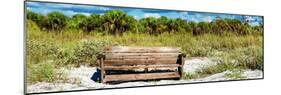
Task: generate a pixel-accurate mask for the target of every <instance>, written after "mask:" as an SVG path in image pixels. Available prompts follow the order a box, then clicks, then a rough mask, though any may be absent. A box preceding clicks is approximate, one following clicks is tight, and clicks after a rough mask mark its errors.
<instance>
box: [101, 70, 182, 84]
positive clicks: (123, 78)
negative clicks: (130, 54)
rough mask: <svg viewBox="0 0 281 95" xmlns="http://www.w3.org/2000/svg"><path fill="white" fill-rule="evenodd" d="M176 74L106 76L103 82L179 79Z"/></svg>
mask: <svg viewBox="0 0 281 95" xmlns="http://www.w3.org/2000/svg"><path fill="white" fill-rule="evenodd" d="M179 77H180V75H179V73H177V72H167V73H145V74H119V75H106V76H105V79H104V80H105V81H107V82H110V81H130V80H147V79H165V78H179Z"/></svg>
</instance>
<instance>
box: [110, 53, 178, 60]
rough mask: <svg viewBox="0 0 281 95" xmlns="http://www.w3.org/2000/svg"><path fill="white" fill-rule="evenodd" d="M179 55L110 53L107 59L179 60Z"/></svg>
mask: <svg viewBox="0 0 281 95" xmlns="http://www.w3.org/2000/svg"><path fill="white" fill-rule="evenodd" d="M178 56H179V53H115V54H114V53H109V54H106V56H105V58H106V59H109V60H110V59H130V58H139V59H143V58H144V59H145V58H156V59H157V58H178Z"/></svg>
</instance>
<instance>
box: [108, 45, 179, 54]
mask: <svg viewBox="0 0 281 95" xmlns="http://www.w3.org/2000/svg"><path fill="white" fill-rule="evenodd" d="M105 52H106V53H109V52H110V53H176V52H180V48H172V47H125V46H115V47H108V48H105Z"/></svg>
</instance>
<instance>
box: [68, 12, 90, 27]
mask: <svg viewBox="0 0 281 95" xmlns="http://www.w3.org/2000/svg"><path fill="white" fill-rule="evenodd" d="M86 19H87V16H85V15H83V14H75V15H73V16H72V18H71V19H70V20H69V21H68V23H67V25H68V28H71V29H79V28H82V26H81V25H82V24H83V23H84V21H85V20H86Z"/></svg>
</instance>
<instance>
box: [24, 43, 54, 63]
mask: <svg viewBox="0 0 281 95" xmlns="http://www.w3.org/2000/svg"><path fill="white" fill-rule="evenodd" d="M58 51H59V48H58V47H57V46H56V45H55V44H54V43H52V42H48V41H34V40H29V41H28V42H27V55H28V56H27V58H28V61H29V62H31V63H33V64H38V63H40V62H41V61H46V60H52V59H54V58H56V57H57V53H58Z"/></svg>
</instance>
